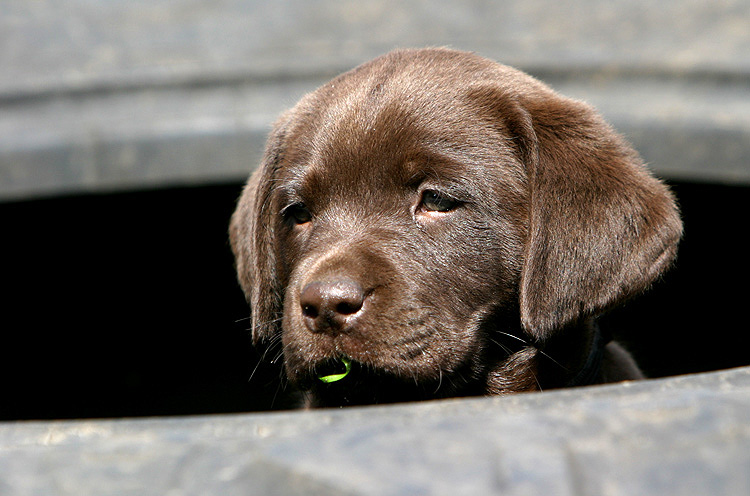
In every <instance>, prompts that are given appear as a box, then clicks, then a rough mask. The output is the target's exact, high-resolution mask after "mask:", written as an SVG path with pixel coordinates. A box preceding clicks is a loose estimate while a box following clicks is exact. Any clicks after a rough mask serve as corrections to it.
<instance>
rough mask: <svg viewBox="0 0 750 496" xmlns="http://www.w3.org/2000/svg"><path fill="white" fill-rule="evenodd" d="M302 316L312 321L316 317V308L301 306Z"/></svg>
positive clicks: (307, 305) (313, 306) (308, 305)
mask: <svg viewBox="0 0 750 496" xmlns="http://www.w3.org/2000/svg"><path fill="white" fill-rule="evenodd" d="M302 314H303V315H304V316H305V317H310V318H312V319H314V318H316V317H317V316H318V307H316V306H315V305H310V304H303V305H302Z"/></svg>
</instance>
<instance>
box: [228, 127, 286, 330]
mask: <svg viewBox="0 0 750 496" xmlns="http://www.w3.org/2000/svg"><path fill="white" fill-rule="evenodd" d="M289 120H290V119H289V114H288V113H287V114H284V115H282V117H281V118H280V119H279V120H278V121H277V122H276V124H275V125H274V127H273V130H272V131H271V134H270V136H269V138H268V141H267V143H266V150H265V153H264V155H263V160H262V161H261V164H260V167H259V168H258V169H257V170H256V171H255V172H254V173H253V174H252V175H251V176H250V179H249V180H248V182H247V184H246V185H245V188H244V190H243V191H242V194H241V195H240V198H239V200H238V202H237V208H236V209H235V211H234V214H233V215H232V220H231V222H230V225H229V239H230V243H231V246H232V252H233V253H234V257H235V265H236V268H237V278H238V280H239V283H240V286H241V287H242V291H243V292H244V293H245V298H246V299H247V302H248V303H249V304H250V310H251V313H252V330H253V342H254V343H255V344H259V343H262V342H268V341H270V340H271V338H272V337H273V336H274V335H275V334H276V332H277V331H279V330H280V322H279V319H278V317H279V315H281V312H282V305H283V293H282V288H281V287H280V284H279V278H278V277H277V274H276V267H277V266H276V256H275V253H274V239H273V227H272V223H273V212H272V211H271V195H272V194H273V185H274V184H275V181H274V178H275V177H276V175H277V173H278V170H279V167H280V165H279V164H280V160H281V156H282V153H283V148H284V139H285V136H286V130H287V127H288V123H289Z"/></svg>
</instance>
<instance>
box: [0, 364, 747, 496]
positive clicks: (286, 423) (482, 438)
mask: <svg viewBox="0 0 750 496" xmlns="http://www.w3.org/2000/svg"><path fill="white" fill-rule="evenodd" d="M748 467H750V367H745V368H739V369H732V370H725V371H720V372H714V373H708V374H696V375H689V376H682V377H674V378H668V379H660V380H651V381H641V382H633V383H624V384H619V385H610V386H600V387H589V388H579V389H569V390H560V391H552V392H546V393H536V394H522V395H515V396H507V397H496V398H480V399H462V400H447V401H434V402H424V403H414V404H404V405H393V406H376V407H365V408H349V409H341V410H317V411H298V412H283V413H281V412H280V413H261V414H246V415H230V416H205V417H192V418H191V417H187V418H162V419H141V420H134V419H131V420H104V421H54V422H18V423H6V424H0V493H2V494H3V495H8V496H12V495H22V494H76V495H80V496H84V495H89V494H91V495H108V494H112V495H114V494H117V495H122V494H186V495H191V494H222V495H232V494H243V495H247V494H258V495H268V494H326V495H339V494H341V495H344V494H351V495H389V494H445V495H460V494H472V495H477V494H505V495H515V494H519V495H521V494H555V495H568V494H570V495H620V494H637V495H641V496H643V495H658V496H662V495H664V494H680V495H706V494H715V495H719V494H721V495H738V496H740V495H742V496H744V495H747V494H750V471H748V470H747V468H748Z"/></svg>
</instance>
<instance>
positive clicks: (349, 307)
mask: <svg viewBox="0 0 750 496" xmlns="http://www.w3.org/2000/svg"><path fill="white" fill-rule="evenodd" d="M360 308H362V301H361V300H357V301H342V302H341V303H339V304H338V305H336V313H340V314H341V315H351V314H353V313H357V312H359V310H360Z"/></svg>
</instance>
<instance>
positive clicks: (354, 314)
mask: <svg viewBox="0 0 750 496" xmlns="http://www.w3.org/2000/svg"><path fill="white" fill-rule="evenodd" d="M680 229H681V226H680V221H679V217H678V215H677V212H676V209H675V206H674V202H673V200H672V198H671V196H670V194H669V192H668V191H667V190H666V188H665V187H664V186H663V185H661V183H659V182H658V181H657V180H655V179H654V178H653V177H652V176H650V175H649V174H648V172H647V171H646V170H645V168H644V167H643V165H642V163H641V161H640V159H639V158H638V156H637V155H636V154H635V152H633V151H632V150H631V149H630V148H629V147H628V146H627V145H626V144H625V143H624V142H623V141H622V140H621V139H620V138H619V137H618V136H617V135H616V134H615V133H614V132H613V131H611V130H610V129H609V127H608V126H607V125H606V124H605V123H604V122H603V121H602V120H601V118H600V117H599V116H598V115H597V114H596V113H594V111H593V110H591V109H590V108H589V107H587V106H586V105H584V104H581V103H579V102H575V101H572V100H569V99H565V98H563V97H561V96H559V95H557V94H555V93H554V92H552V91H551V90H550V89H549V88H547V87H546V86H544V85H543V84H541V83H540V82H538V81H536V80H534V79H533V78H531V77H529V76H527V75H525V74H523V73H521V72H519V71H516V70H513V69H511V68H508V67H505V66H501V65H499V64H495V63H493V62H491V61H488V60H486V59H483V58H481V57H478V56H475V55H471V54H467V53H464V52H456V51H450V50H443V49H428V50H406V51H397V52H392V53H390V54H388V55H385V56H383V57H380V58H378V59H375V60H373V61H372V62H370V63H367V64H365V65H363V66H360V67H359V68H357V69H355V70H353V71H351V72H348V73H346V74H343V75H342V76H339V77H338V78H336V79H334V80H333V81H331V82H330V83H329V84H327V85H325V86H323V87H321V88H320V89H318V90H317V91H315V92H314V93H312V94H310V95H308V96H306V97H305V98H303V99H302V101H300V103H298V104H297V106H295V107H294V108H293V109H291V110H290V111H288V112H287V113H286V114H284V115H283V116H282V117H281V119H280V120H279V121H278V122H277V124H276V125H275V127H274V130H273V132H272V133H271V137H270V138H269V141H268V145H267V148H266V152H265V156H264V158H263V162H262V164H261V166H260V168H259V169H258V170H257V171H256V173H255V174H254V175H253V176H252V177H251V179H250V181H249V182H248V185H247V186H246V188H245V190H244V192H243V194H242V196H241V198H240V201H239V203H238V207H237V210H236V212H235V214H234V216H233V218H232V223H231V228H230V237H231V242H232V247H233V250H234V253H235V256H236V260H237V269H238V274H239V280H240V283H241V285H242V287H243V290H244V291H245V294H246V295H247V297H248V301H249V303H250V306H251V309H252V316H253V333H254V339H255V341H256V342H265V343H267V344H270V345H278V346H280V347H281V349H280V352H281V353H283V356H284V360H285V366H286V371H287V375H288V376H289V378H290V379H291V380H292V382H295V383H297V384H300V385H301V386H303V387H316V386H313V385H314V384H316V381H315V380H314V378H315V377H316V376H318V375H320V374H322V373H324V372H325V371H326V368H327V367H328V366H329V364H331V363H332V361H335V360H336V359H337V358H341V357H345V358H347V359H349V360H351V361H352V362H353V363H354V367H355V373H354V374H353V375H354V376H355V377H353V378H352V379H351V380H350V387H349V388H345V389H347V393H346V394H347V395H349V396H348V397H349V398H355V399H352V400H351V402H371V401H383V400H385V401H388V400H392V399H416V398H418V397H430V396H433V395H452V394H471V393H482V392H486V391H485V390H483V387H485V386H484V385H483V384H484V382H483V381H485V380H486V376H487V374H488V371H489V370H490V369H492V368H495V369H496V368H497V366H498V363H496V362H498V361H499V364H500V365H499V366H500V367H502V366H503V363H506V362H507V363H510V362H511V361H513V362H514V363H515V362H517V361H518V357H515V358H514V359H513V360H510V357H508V356H505V357H502V358H498V357H496V356H494V355H493V352H492V351H491V350H493V348H494V346H493V343H495V342H496V337H497V334H498V333H513V332H516V331H517V332H522V333H524V336H525V337H526V338H528V340H529V342H530V343H538V342H543V341H545V340H546V339H548V338H550V337H551V336H553V335H555V334H556V333H559V332H561V330H562V329H565V328H566V327H568V326H570V325H571V324H573V323H575V322H577V321H579V320H581V319H584V318H586V317H589V316H593V315H596V314H598V313H600V312H602V311H604V310H606V309H608V308H610V307H612V306H613V305H616V304H618V303H619V302H621V301H622V300H624V299H625V298H628V297H629V296H631V295H633V294H635V293H637V292H639V291H642V290H643V289H644V288H646V287H647V286H648V285H649V284H650V282H651V281H652V280H653V279H654V278H655V277H656V276H657V275H658V274H659V273H660V272H661V271H662V270H663V269H664V267H665V266H667V265H668V264H669V262H670V261H671V259H672V258H673V256H674V253H675V249H676V243H677V240H678V239H679V236H680ZM527 355H528V356H529V357H532V356H533V354H527ZM524 356H526V355H524ZM530 359H531V358H530ZM504 360H505V361H504ZM511 369H512V370H511ZM516 370H520V369H519V367H517V366H516V365H514V366H513V367H510V366H509V365H508V372H507V373H508V374H514V373H516V372H514V371H516ZM354 381H359V382H354ZM522 383H524V381H523V380H520V382H518V384H522ZM355 385H356V386H358V387H355ZM318 386H319V385H318ZM518 387H519V388H520V387H521V386H518ZM354 391H368V393H367V396H366V397H358V396H357V393H355V392H354ZM436 391H439V393H435V392H436ZM316 393H317V394H318V395H319V396H321V395H324V394H326V393H325V391H323V390H321V389H320V387H317V391H316ZM337 401H338V400H337Z"/></svg>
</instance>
